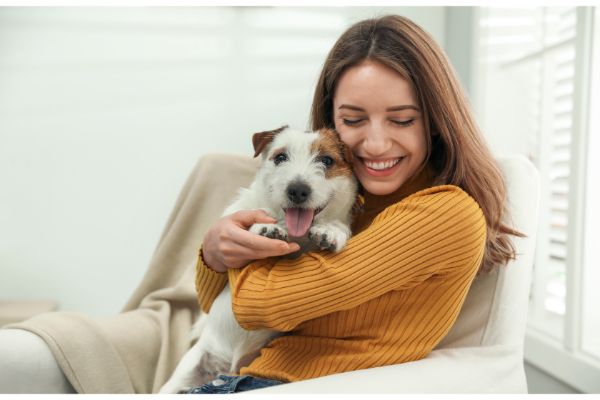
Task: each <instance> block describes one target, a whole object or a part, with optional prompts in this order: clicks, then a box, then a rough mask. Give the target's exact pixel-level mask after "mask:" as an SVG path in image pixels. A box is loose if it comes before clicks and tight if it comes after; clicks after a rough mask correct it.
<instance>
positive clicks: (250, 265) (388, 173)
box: [192, 16, 518, 393]
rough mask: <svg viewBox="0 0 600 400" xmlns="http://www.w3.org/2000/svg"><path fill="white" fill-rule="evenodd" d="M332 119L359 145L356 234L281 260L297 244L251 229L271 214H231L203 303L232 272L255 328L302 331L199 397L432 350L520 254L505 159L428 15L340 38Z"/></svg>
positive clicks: (332, 67) (327, 94)
mask: <svg viewBox="0 0 600 400" xmlns="http://www.w3.org/2000/svg"><path fill="white" fill-rule="evenodd" d="M322 127H332V128H335V129H336V130H337V132H338V133H339V135H340V138H341V139H342V141H343V142H344V143H346V144H347V145H348V146H349V148H350V149H351V150H352V152H353V155H354V161H353V165H354V172H355V174H356V176H357V178H358V180H359V182H360V184H361V187H362V193H363V196H364V212H363V213H362V214H361V215H360V216H359V217H357V219H356V221H355V223H354V227H353V233H354V237H353V238H352V239H351V240H350V241H349V242H348V245H347V247H346V248H345V249H344V250H343V251H342V252H341V253H339V254H333V253H328V252H318V253H309V254H306V255H304V256H303V257H301V258H300V259H298V260H277V259H275V258H268V257H272V256H279V255H282V254H286V253H288V252H293V251H295V250H296V247H295V245H294V244H288V243H285V242H280V241H276V240H272V239H267V238H256V237H255V236H254V235H251V234H250V233H248V232H247V229H248V228H249V227H250V226H251V225H252V224H253V223H255V222H262V221H263V220H265V219H267V218H268V216H266V215H264V213H262V212H261V211H248V212H242V213H237V214H233V215H230V216H227V217H224V218H222V219H221V220H219V221H218V222H217V223H216V224H215V225H214V226H213V227H212V228H211V229H210V230H209V232H208V233H207V235H206V236H205V238H204V242H203V245H202V251H201V257H200V259H199V262H198V267H197V277H196V285H197V290H198V293H199V301H200V304H201V306H202V308H203V309H204V310H205V311H208V310H209V309H210V305H211V303H212V301H213V300H214V298H215V294H216V293H218V292H219V291H220V289H221V288H222V287H223V285H224V284H225V282H226V280H227V279H229V281H230V283H231V286H232V295H233V308H234V312H235V314H236V317H237V319H238V321H239V322H240V324H241V325H242V326H243V327H244V328H247V329H257V328H270V329H275V330H279V331H284V332H289V334H288V335H284V336H282V337H279V338H277V339H274V340H273V341H272V342H271V343H270V344H269V345H268V346H267V347H266V348H264V349H263V351H262V352H261V355H260V356H259V357H258V358H257V359H255V360H254V361H253V362H252V363H251V364H250V365H249V366H248V367H246V368H243V369H242V370H241V371H240V376H220V377H219V379H217V380H216V381H214V382H213V383H210V384H207V385H204V386H203V387H201V388H196V389H194V390H193V391H192V392H194V393H222V392H231V391H244V390H249V389H252V388H254V387H263V386H270V385H275V384H279V383H282V382H291V381H297V380H303V379H309V378H314V377H318V376H323V375H329V374H333V373H338V372H344V371H351V370H356V369H363V368H370V367H377V366H382V365H389V364H397V363H402V362H407V361H413V360H417V359H421V358H423V357H425V356H427V354H428V353H429V352H430V351H431V350H432V349H433V348H434V347H435V346H436V344H437V343H439V341H440V340H441V339H442V338H443V337H444V336H445V335H446V334H447V333H448V331H449V330H450V328H451V327H452V324H453V323H454V321H455V320H456V317H457V316H458V312H459V310H460V307H461V305H462V303H463V301H464V299H465V297H466V295H467V292H468V289H469V287H470V285H471V283H472V281H473V278H474V277H475V275H476V274H477V272H479V271H489V270H490V269H492V268H494V267H495V266H499V265H502V264H506V263H507V262H508V261H509V260H510V259H512V258H514V250H513V247H512V245H511V242H510V240H509V235H510V234H513V235H516V234H518V233H517V232H515V231H513V230H512V229H510V228H509V227H507V226H506V225H504V224H503V220H504V218H505V217H506V215H505V214H506V212H505V201H506V199H505V189H504V183H503V180H502V177H501V174H500V172H499V169H498V167H497V166H496V165H495V163H494V161H493V158H492V156H491V154H490V152H489V151H488V149H487V148H486V146H485V144H484V143H483V140H482V138H481V135H480V133H479V131H478V130H477V127H476V125H475V123H474V121H473V117H472V116H471V113H470V110H469V106H468V104H467V102H466V100H465V98H464V96H463V94H462V90H461V89H460V86H459V85H458V83H457V81H456V78H455V76H454V73H453V71H452V68H451V67H450V65H449V63H448V62H447V60H446V58H445V56H444V55H443V52H442V50H441V49H440V48H439V47H438V46H437V45H436V44H435V42H434V41H433V40H432V39H431V37H430V36H429V35H427V34H426V33H425V32H424V31H423V30H422V29H420V28H419V27H418V26H417V25H416V24H414V23H413V22H411V21H410V20H408V19H406V18H403V17H398V16H387V17H383V18H379V19H372V20H366V21H362V22H359V23H357V24H355V25H354V26H352V27H351V28H349V29H348V30H347V31H346V32H345V33H344V34H343V35H342V36H341V37H340V39H339V40H338V41H337V43H336V44H335V45H334V47H333V49H332V50H331V52H330V54H329V56H328V57H327V60H326V62H325V66H324V68H323V71H322V73H321V76H320V79H319V82H318V84H317V89H316V92H315V97H314V100H313V107H312V128H313V129H315V130H316V129H320V128H322ZM490 188H493V189H494V190H490ZM253 260H254V261H253ZM357 278H359V279H357Z"/></svg>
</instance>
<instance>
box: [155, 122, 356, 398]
mask: <svg viewBox="0 0 600 400" xmlns="http://www.w3.org/2000/svg"><path fill="white" fill-rule="evenodd" d="M252 143H253V146H254V151H255V154H254V157H258V156H259V155H261V154H262V159H261V163H260V167H259V169H258V172H257V174H256V176H255V178H254V181H253V182H252V183H251V185H250V187H249V188H247V189H241V190H240V191H239V193H238V197H237V199H236V200H235V201H234V202H233V204H231V205H230V206H229V207H227V208H226V209H225V211H224V212H223V215H229V214H232V213H234V212H236V211H240V210H249V209H262V210H264V211H266V212H267V214H268V215H269V216H271V217H273V218H275V219H276V220H277V222H276V223H274V224H264V223H256V224H254V225H252V226H251V227H250V228H249V231H250V232H253V233H255V234H258V235H263V236H266V237H270V238H275V239H281V240H285V241H294V242H297V243H298V244H299V245H300V250H299V251H298V252H296V253H294V254H292V255H291V257H297V256H299V255H301V254H302V253H304V252H307V251H314V250H329V251H334V252H338V251H340V250H341V249H343V248H344V246H345V245H346V242H347V240H348V239H349V238H350V235H351V231H350V224H351V220H352V217H353V213H354V212H355V211H356V210H357V208H356V205H357V193H358V183H357V181H356V178H355V177H354V174H353V173H352V167H351V165H352V159H351V158H352V153H351V152H350V150H349V149H348V148H347V147H346V146H345V145H344V143H343V142H342V141H341V140H340V139H339V137H338V134H337V133H336V132H335V131H334V130H331V129H322V130H320V131H316V132H302V131H298V130H294V129H290V128H289V127H288V126H287V125H286V126H283V127H281V128H279V129H276V130H272V131H265V132H259V133H255V134H254V135H253V137H252ZM282 334H283V333H282V332H275V331H272V330H268V329H260V330H252V331H247V330H245V329H243V328H242V327H241V326H240V325H239V324H238V322H237V320H236V319H235V316H234V314H233V311H232V306H231V292H230V287H229V285H226V286H225V288H224V289H223V291H222V292H221V293H220V294H219V296H218V297H217V298H216V299H215V301H214V303H213V304H212V307H211V310H210V313H208V314H206V313H203V312H201V313H200V317H199V319H198V322H197V323H196V324H195V325H194V328H193V329H192V338H198V340H197V341H196V343H195V344H194V345H193V346H192V348H191V349H190V350H189V351H188V352H187V353H186V354H185V355H184V357H183V358H182V359H181V361H180V362H179V364H178V366H177V368H176V369H175V372H174V373H173V375H172V376H171V378H170V379H169V381H168V382H167V383H165V384H164V385H163V387H162V388H161V390H160V393H180V392H185V391H187V390H189V389H190V388H191V387H197V386H201V385H203V384H205V383H208V382H210V381H212V380H213V379H215V378H216V376H217V375H218V374H236V373H238V372H239V370H240V368H242V367H244V366H246V365H248V364H250V362H251V361H252V360H254V359H255V358H256V357H257V356H258V355H259V353H260V349H261V348H262V347H264V346H265V345H266V344H267V343H268V342H269V341H271V340H272V339H274V338H275V337H277V336H280V335H282Z"/></svg>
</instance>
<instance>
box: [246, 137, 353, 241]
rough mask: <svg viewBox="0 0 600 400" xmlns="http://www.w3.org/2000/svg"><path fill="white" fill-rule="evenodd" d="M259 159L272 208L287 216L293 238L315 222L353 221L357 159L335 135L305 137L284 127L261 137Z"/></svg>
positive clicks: (256, 146) (258, 139) (256, 141)
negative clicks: (355, 159)
mask: <svg viewBox="0 0 600 400" xmlns="http://www.w3.org/2000/svg"><path fill="white" fill-rule="evenodd" d="M252 142H253V144H254V151H255V154H254V156H255V157H257V156H258V155H261V154H262V163H261V167H260V170H259V172H258V174H259V179H260V182H261V185H262V187H263V190H264V193H265V197H266V199H265V200H266V201H267V202H268V203H269V204H268V207H269V208H271V209H273V210H278V211H280V212H281V216H283V218H285V223H286V225H287V228H288V233H289V235H290V236H292V237H301V236H304V235H305V234H306V232H307V231H308V229H309V228H310V226H311V225H312V223H313V221H314V220H315V219H322V220H325V221H327V220H334V219H338V220H342V221H344V222H346V221H348V219H349V218H350V217H349V212H350V209H351V208H352V205H353V204H354V202H355V199H356V180H355V178H354V175H353V173H352V164H351V162H352V161H351V157H352V153H351V152H350V151H349V149H348V148H347V147H346V145H344V143H343V142H342V141H341V140H340V139H339V136H338V134H337V133H336V132H335V131H334V130H331V129H322V130H320V131H316V132H302V131H297V130H293V129H290V128H288V127H287V126H284V127H281V128H279V129H276V130H274V131H266V132H259V133H255V134H254V136H253V138H252Z"/></svg>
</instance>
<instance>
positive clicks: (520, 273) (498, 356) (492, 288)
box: [252, 156, 539, 393]
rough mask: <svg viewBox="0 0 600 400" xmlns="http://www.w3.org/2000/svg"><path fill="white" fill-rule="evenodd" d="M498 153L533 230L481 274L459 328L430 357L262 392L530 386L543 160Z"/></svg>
mask: <svg viewBox="0 0 600 400" xmlns="http://www.w3.org/2000/svg"><path fill="white" fill-rule="evenodd" d="M498 161H499V164H500V167H501V169H502V172H503V174H504V176H505V179H506V182H507V188H508V197H509V209H510V212H511V215H512V220H513V223H514V226H515V227H516V229H517V230H519V231H520V232H522V233H524V234H525V235H526V237H524V238H515V239H514V244H515V248H516V250H517V259H516V260H514V261H512V262H511V263H509V264H508V265H507V266H506V267H502V268H499V269H496V270H495V271H494V272H492V273H490V274H487V275H481V276H478V277H477V278H476V279H475V281H474V283H473V285H472V286H471V289H470V291H469V294H468V296H467V299H466V300H465V303H464V305H463V308H462V310H461V312H460V315H459V317H458V319H457V321H456V323H455V325H454V326H453V328H452V330H451V331H450V332H449V334H448V336H446V337H445V338H444V339H443V340H442V342H440V343H439V345H438V346H437V347H436V349H435V350H434V351H433V352H431V353H430V355H429V356H428V357H426V358H424V359H422V360H419V361H413V362H408V363H404V364H399V365H391V366H385V367H379V368H372V369H367V370H359V371H352V372H346V373H341V374H335V375H329V376H324V377H320V378H316V379H310V380H306V381H301V382H294V383H290V384H285V385H279V386H273V387H269V388H265V389H260V392H265V393H527V382H526V379H525V371H524V366H523V345H524V339H525V325H526V318H527V307H528V302H529V291H530V283H531V276H532V266H533V256H534V249H535V234H536V229H537V214H538V196H539V194H538V191H539V189H538V186H539V183H538V175H537V171H536V169H535V167H534V166H533V164H532V163H531V162H530V161H529V160H527V159H526V158H525V157H523V156H505V157H500V158H499V159H498ZM490 190H493V188H490ZM357 383H358V384H357ZM252 393H258V391H253V392H252Z"/></svg>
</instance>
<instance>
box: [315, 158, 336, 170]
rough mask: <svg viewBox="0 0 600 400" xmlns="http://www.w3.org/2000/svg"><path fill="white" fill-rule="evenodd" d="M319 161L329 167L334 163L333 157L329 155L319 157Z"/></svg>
mask: <svg viewBox="0 0 600 400" xmlns="http://www.w3.org/2000/svg"><path fill="white" fill-rule="evenodd" d="M318 161H319V162H321V163H323V165H325V166H326V167H327V168H329V167H331V166H332V165H333V163H334V161H333V158H331V157H329V156H321V157H319V158H318Z"/></svg>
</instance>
